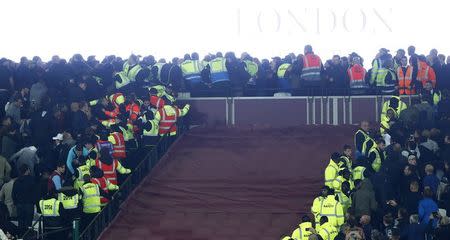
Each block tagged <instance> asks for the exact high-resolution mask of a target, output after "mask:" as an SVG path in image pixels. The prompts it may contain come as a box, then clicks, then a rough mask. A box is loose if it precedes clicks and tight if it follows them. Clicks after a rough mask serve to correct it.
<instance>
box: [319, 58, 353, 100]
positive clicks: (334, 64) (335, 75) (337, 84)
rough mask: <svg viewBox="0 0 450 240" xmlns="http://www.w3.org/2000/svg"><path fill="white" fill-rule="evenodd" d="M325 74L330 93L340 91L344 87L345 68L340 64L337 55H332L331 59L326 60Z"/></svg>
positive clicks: (345, 81)
mask: <svg viewBox="0 0 450 240" xmlns="http://www.w3.org/2000/svg"><path fill="white" fill-rule="evenodd" d="M325 76H326V79H327V87H328V89H329V93H330V94H337V93H340V92H341V91H342V89H344V88H346V83H347V82H348V79H347V69H346V68H344V66H343V65H342V64H341V58H340V57H339V55H334V56H333V59H332V60H331V61H329V62H327V67H326V69H325Z"/></svg>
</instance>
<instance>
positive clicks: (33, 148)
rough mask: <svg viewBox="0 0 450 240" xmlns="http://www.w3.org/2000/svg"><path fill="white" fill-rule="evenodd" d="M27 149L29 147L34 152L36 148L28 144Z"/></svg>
mask: <svg viewBox="0 0 450 240" xmlns="http://www.w3.org/2000/svg"><path fill="white" fill-rule="evenodd" d="M28 149H30V150H31V151H33V152H36V151H37V148H36V147H35V146H30V147H28Z"/></svg>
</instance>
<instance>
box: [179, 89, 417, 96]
mask: <svg viewBox="0 0 450 240" xmlns="http://www.w3.org/2000/svg"><path fill="white" fill-rule="evenodd" d="M187 92H189V93H190V95H191V97H241V96H247V97H271V96H273V95H274V94H275V93H279V92H283V93H290V94H291V95H292V96H316V97H320V96H357V95H374V96H384V95H386V96H389V95H393V94H392V93H386V92H383V91H382V89H381V88H377V87H371V88H363V89H352V88H348V87H347V88H333V87H305V88H302V87H290V88H266V87H264V88H259V87H244V88H233V87H223V88H201V89H192V90H189V91H187ZM418 92H420V91H419V90H418Z"/></svg>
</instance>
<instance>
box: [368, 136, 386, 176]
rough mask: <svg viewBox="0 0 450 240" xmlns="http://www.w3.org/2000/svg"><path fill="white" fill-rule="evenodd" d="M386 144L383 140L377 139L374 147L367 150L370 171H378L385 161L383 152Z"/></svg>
mask: <svg viewBox="0 0 450 240" xmlns="http://www.w3.org/2000/svg"><path fill="white" fill-rule="evenodd" d="M385 145H386V142H385V141H384V139H378V140H377V141H376V145H375V146H373V147H372V148H371V149H370V150H369V163H370V164H371V167H372V171H374V172H378V171H380V168H381V165H382V163H383V162H384V160H385V159H386V153H385V151H384V148H385Z"/></svg>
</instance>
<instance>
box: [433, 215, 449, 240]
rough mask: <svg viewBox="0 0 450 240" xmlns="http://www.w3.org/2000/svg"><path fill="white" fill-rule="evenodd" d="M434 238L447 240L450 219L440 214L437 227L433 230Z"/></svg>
mask: <svg viewBox="0 0 450 240" xmlns="http://www.w3.org/2000/svg"><path fill="white" fill-rule="evenodd" d="M435 236H436V240H447V239H449V237H450V220H449V218H448V217H446V216H443V217H442V216H441V217H440V220H439V227H438V228H437V229H436V230H435Z"/></svg>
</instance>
